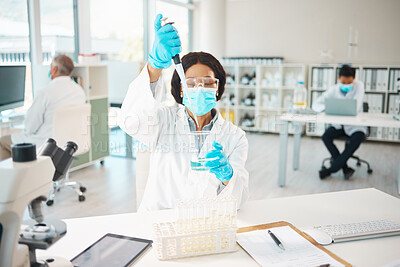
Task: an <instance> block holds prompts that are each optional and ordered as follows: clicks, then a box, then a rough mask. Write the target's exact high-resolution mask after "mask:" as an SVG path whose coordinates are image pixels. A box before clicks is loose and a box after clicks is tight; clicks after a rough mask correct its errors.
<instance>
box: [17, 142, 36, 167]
mask: <svg viewBox="0 0 400 267" xmlns="http://www.w3.org/2000/svg"><path fill="white" fill-rule="evenodd" d="M11 155H12V159H13V161H15V162H28V161H33V160H36V145H35V144H31V143H20V144H15V145H12V146H11Z"/></svg>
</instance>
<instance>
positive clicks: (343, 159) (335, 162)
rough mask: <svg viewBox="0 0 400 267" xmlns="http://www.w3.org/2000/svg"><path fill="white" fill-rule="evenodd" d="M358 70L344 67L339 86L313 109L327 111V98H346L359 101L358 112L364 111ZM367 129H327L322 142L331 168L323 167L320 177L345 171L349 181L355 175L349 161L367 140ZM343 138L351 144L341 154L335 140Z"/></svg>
mask: <svg viewBox="0 0 400 267" xmlns="http://www.w3.org/2000/svg"><path fill="white" fill-rule="evenodd" d="M355 76H356V70H355V69H354V68H351V67H350V66H348V65H343V66H342V68H341V69H340V70H339V75H338V81H339V83H338V84H335V85H333V86H332V87H331V88H329V89H328V90H327V91H326V92H325V93H324V94H323V95H322V96H321V97H319V98H318V99H317V101H316V102H314V103H313V106H312V108H313V109H314V110H315V111H317V112H322V111H324V110H325V99H326V98H346V99H356V100H357V111H358V112H362V111H363V99H364V84H363V83H362V82H361V81H358V80H355ZM366 132H367V128H366V127H361V126H351V125H348V126H347V125H345V126H343V125H332V126H330V127H329V128H328V129H326V131H325V133H324V134H323V135H322V141H323V142H324V144H325V146H326V148H327V149H328V151H329V153H330V154H331V157H332V160H331V166H330V167H329V168H325V167H322V169H321V170H320V171H319V177H320V178H321V179H325V178H326V177H328V176H330V175H331V174H332V173H335V172H337V171H339V170H340V169H342V170H343V175H344V178H345V179H346V180H347V179H349V178H350V177H351V176H352V175H353V174H354V169H352V168H350V167H349V166H347V160H348V159H349V158H350V157H351V156H352V155H353V153H354V152H355V151H356V150H357V149H358V147H359V146H360V144H361V143H362V142H363V141H364V140H365V137H366ZM341 136H348V137H349V138H350V144H349V145H348V146H347V147H346V149H345V150H344V151H343V152H342V153H340V152H339V150H338V148H337V147H336V145H335V144H334V143H333V140H334V139H336V138H339V137H341Z"/></svg>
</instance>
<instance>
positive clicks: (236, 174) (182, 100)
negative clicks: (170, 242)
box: [119, 14, 249, 211]
mask: <svg viewBox="0 0 400 267" xmlns="http://www.w3.org/2000/svg"><path fill="white" fill-rule="evenodd" d="M161 18H162V15H161V14H159V15H157V17H156V20H155V25H154V26H155V31H156V36H155V41H154V44H153V49H152V51H151V53H150V55H149V62H148V63H147V64H146V66H145V67H144V68H143V70H142V72H141V73H140V75H139V76H138V77H137V78H136V79H135V80H134V81H133V82H132V83H131V84H130V86H129V89H128V92H127V95H126V97H125V99H124V102H123V104H122V107H121V113H120V117H119V125H120V127H121V129H122V130H124V131H125V132H126V133H128V134H129V135H131V136H133V137H134V138H136V139H138V140H139V141H141V142H142V143H143V144H145V145H146V146H148V147H149V149H150V150H151V156H150V170H149V176H148V181H147V185H146V188H145V192H144V195H143V199H142V202H141V205H140V207H139V211H143V210H147V211H153V210H160V209H168V208H174V207H175V204H176V201H177V200H179V199H199V198H202V197H211V198H214V197H217V196H218V197H224V196H228V197H234V198H235V199H237V201H238V207H239V206H240V204H241V203H243V202H245V201H246V200H247V198H248V179H249V174H248V172H247V170H246V169H245V162H246V159H247V151H248V142H247V138H246V136H245V133H244V132H243V131H242V130H241V129H239V128H238V127H237V126H235V125H233V124H232V123H231V122H229V121H226V120H224V119H223V117H222V116H221V114H220V113H219V112H218V110H217V109H215V106H216V102H217V101H218V100H220V99H221V97H222V95H223V93H224V90H225V80H226V73H225V70H224V69H223V67H222V65H221V64H220V62H219V61H218V60H217V59H216V58H215V57H214V56H212V55H211V54H208V53H204V52H192V53H189V54H187V55H185V56H184V57H183V58H182V65H183V68H184V71H185V77H186V82H187V84H188V87H189V90H188V91H189V96H190V98H191V104H190V101H189V99H188V96H187V95H186V93H185V92H184V91H183V90H182V84H181V81H180V79H179V76H178V74H177V72H176V71H175V72H174V74H173V77H172V81H171V93H172V96H173V97H174V99H175V101H176V102H177V104H175V105H174V106H166V105H163V104H162V103H161V102H160V99H161V97H162V93H163V82H162V80H163V77H162V70H163V69H167V68H169V67H170V66H171V59H172V58H173V56H175V55H176V54H178V53H180V52H181V42H180V39H179V35H178V32H177V30H176V29H175V28H174V27H173V26H172V25H170V24H167V25H165V26H163V27H161ZM192 105H193V106H192ZM195 115H196V116H197V120H198V125H196V122H195ZM194 131H210V134H209V136H208V137H207V138H205V139H204V138H200V139H195V137H194V136H193V132H194ZM193 144H195V145H193ZM193 147H200V155H203V156H205V157H206V158H208V159H209V160H210V161H208V162H207V163H206V166H207V167H209V169H208V170H205V171H193V170H192V169H191V160H192V156H193V155H194V153H195V152H194V151H196V150H193ZM196 154H197V153H196Z"/></svg>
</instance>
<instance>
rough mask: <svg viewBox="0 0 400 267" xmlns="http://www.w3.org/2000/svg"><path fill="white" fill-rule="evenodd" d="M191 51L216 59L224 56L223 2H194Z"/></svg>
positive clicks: (223, 0)
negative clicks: (208, 53) (205, 53)
mask: <svg viewBox="0 0 400 267" xmlns="http://www.w3.org/2000/svg"><path fill="white" fill-rule="evenodd" d="M194 5H195V10H194V12H193V33H194V34H193V50H194V51H200V50H202V51H205V52H211V53H212V54H213V55H214V56H216V57H217V58H220V57H222V56H224V55H225V48H226V47H225V32H226V25H225V21H226V18H225V14H226V13H225V10H226V2H225V0H199V1H196V2H194Z"/></svg>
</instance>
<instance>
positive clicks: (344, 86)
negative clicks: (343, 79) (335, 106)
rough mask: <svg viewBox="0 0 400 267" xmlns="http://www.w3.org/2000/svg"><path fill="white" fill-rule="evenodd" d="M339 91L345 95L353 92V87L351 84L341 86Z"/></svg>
mask: <svg viewBox="0 0 400 267" xmlns="http://www.w3.org/2000/svg"><path fill="white" fill-rule="evenodd" d="M340 90H341V91H342V92H344V93H347V92H349V91H351V90H353V85H352V84H341V85H340Z"/></svg>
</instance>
